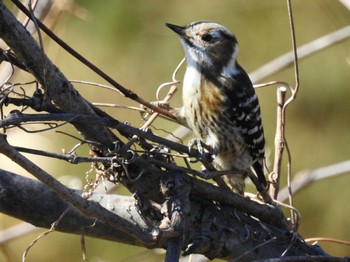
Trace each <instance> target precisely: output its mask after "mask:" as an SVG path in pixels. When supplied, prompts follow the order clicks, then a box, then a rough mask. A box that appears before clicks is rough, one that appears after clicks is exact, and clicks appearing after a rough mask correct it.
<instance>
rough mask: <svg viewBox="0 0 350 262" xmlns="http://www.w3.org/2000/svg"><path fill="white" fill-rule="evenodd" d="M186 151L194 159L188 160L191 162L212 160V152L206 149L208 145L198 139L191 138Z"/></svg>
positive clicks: (208, 161)
mask: <svg viewBox="0 0 350 262" xmlns="http://www.w3.org/2000/svg"><path fill="white" fill-rule="evenodd" d="M188 151H189V155H190V156H194V157H195V160H190V162H191V163H195V162H198V161H200V162H202V163H210V162H211V161H213V157H212V154H211V153H210V152H209V151H208V146H207V145H206V144H204V143H203V142H202V141H201V140H200V139H198V138H193V139H191V140H190V142H189V143H188Z"/></svg>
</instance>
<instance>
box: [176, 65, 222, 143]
mask: <svg viewBox="0 0 350 262" xmlns="http://www.w3.org/2000/svg"><path fill="white" fill-rule="evenodd" d="M182 97H183V104H184V107H183V110H184V111H183V112H184V115H185V117H186V120H187V123H188V125H189V127H191V129H192V130H193V132H194V134H195V136H196V137H197V138H199V139H201V140H202V141H203V142H204V143H206V144H207V145H210V146H213V147H215V145H217V144H218V143H219V140H220V139H221V137H222V135H223V134H221V132H220V131H221V130H220V128H219V126H220V121H222V120H223V118H225V112H223V111H222V110H223V106H222V105H223V104H224V102H225V101H224V100H225V95H224V94H223V92H222V89H221V88H220V87H218V86H215V84H213V83H212V82H211V81H209V80H208V79H207V78H206V77H205V75H203V74H201V73H200V72H199V71H198V69H197V68H195V67H188V68H187V70H186V73H185V78H184V84H183V93H182ZM222 131H223V130H222Z"/></svg>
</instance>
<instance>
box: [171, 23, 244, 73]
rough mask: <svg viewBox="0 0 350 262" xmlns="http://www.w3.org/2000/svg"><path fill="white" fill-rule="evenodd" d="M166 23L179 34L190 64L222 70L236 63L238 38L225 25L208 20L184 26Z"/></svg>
mask: <svg viewBox="0 0 350 262" xmlns="http://www.w3.org/2000/svg"><path fill="white" fill-rule="evenodd" d="M166 25H167V26H168V27H169V28H170V29H171V30H173V31H174V32H175V33H177V34H178V35H179V37H180V40H181V43H182V45H183V48H184V50H185V53H186V59H187V63H188V64H189V65H193V66H196V67H200V68H201V67H204V68H205V69H209V70H215V71H221V70H222V68H223V67H226V66H228V65H229V64H231V63H233V65H234V64H235V62H236V56H237V54H238V45H237V40H236V38H235V36H234V35H233V34H232V33H231V32H230V31H229V30H228V29H227V28H225V27H224V26H222V25H219V24H217V23H212V22H207V21H200V22H194V23H191V24H189V25H188V26H184V27H182V26H177V25H173V24H168V23H167V24H166Z"/></svg>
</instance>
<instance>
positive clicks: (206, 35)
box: [202, 34, 213, 42]
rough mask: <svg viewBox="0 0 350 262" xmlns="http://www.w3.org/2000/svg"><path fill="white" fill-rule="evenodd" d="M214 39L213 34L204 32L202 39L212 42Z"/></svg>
mask: <svg viewBox="0 0 350 262" xmlns="http://www.w3.org/2000/svg"><path fill="white" fill-rule="evenodd" d="M212 39H213V37H212V35H211V34H204V35H202V40H203V41H205V42H210V41H211V40H212Z"/></svg>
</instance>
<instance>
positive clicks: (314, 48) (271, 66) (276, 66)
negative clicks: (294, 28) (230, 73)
mask: <svg viewBox="0 0 350 262" xmlns="http://www.w3.org/2000/svg"><path fill="white" fill-rule="evenodd" d="M349 37H350V25H348V26H345V27H343V28H341V29H339V30H337V31H334V32H332V33H329V34H326V35H324V36H322V37H320V38H317V39H315V40H313V41H311V42H309V43H307V44H305V45H302V46H300V47H299V48H298V49H297V53H298V59H299V60H300V59H302V58H306V57H308V56H310V55H312V54H314V53H316V52H318V51H321V50H324V49H325V48H327V47H329V46H332V45H334V44H336V43H339V42H342V41H344V40H346V39H347V38H349ZM293 61H294V52H293V51H291V52H288V53H286V54H283V55H281V56H279V57H277V58H275V59H274V60H272V61H270V62H268V63H266V64H264V65H263V66H261V67H260V68H258V69H257V70H255V71H253V72H251V73H249V77H250V79H251V80H252V82H253V83H257V82H259V81H261V80H262V79H264V78H266V77H268V76H270V75H272V74H275V73H277V72H279V71H281V70H282V69H284V68H287V67H288V66H290V65H292V64H293Z"/></svg>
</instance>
